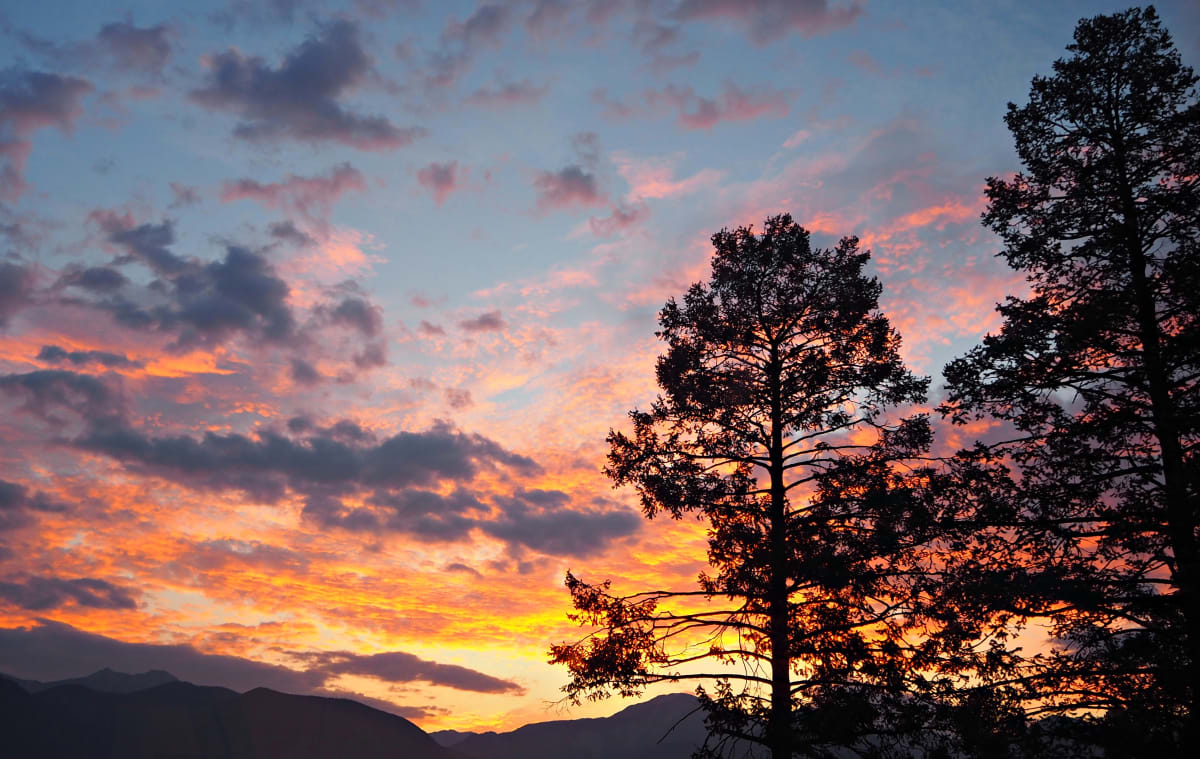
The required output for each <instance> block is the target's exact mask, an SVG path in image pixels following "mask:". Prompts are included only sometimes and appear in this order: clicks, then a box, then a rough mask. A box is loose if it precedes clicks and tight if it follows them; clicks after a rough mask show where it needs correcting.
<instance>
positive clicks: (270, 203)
mask: <svg viewBox="0 0 1200 759" xmlns="http://www.w3.org/2000/svg"><path fill="white" fill-rule="evenodd" d="M366 189H367V184H366V181H365V180H364V179H363V175H362V173H361V172H359V170H358V169H356V168H354V167H353V166H351V165H350V164H349V163H343V164H341V165H340V166H335V167H333V168H332V169H330V170H329V171H328V172H327V173H326V174H325V175H317V176H312V177H303V176H298V175H296V174H289V175H288V177H287V179H285V180H283V181H282V182H267V183H263V182H259V181H257V180H254V179H238V180H235V181H230V182H225V183H224V184H223V185H221V195H220V197H221V201H222V202H224V203H230V202H233V201H235V200H255V201H258V202H259V203H262V204H263V205H264V206H266V207H268V208H278V209H283V210H285V211H289V212H291V213H294V214H297V215H298V216H300V217H301V218H303V219H304V220H305V221H307V222H308V223H309V224H311V225H312V226H314V227H317V228H319V229H325V228H326V227H327V226H328V222H327V219H328V218H329V215H330V213H331V211H332V209H333V204H334V203H336V202H337V200H338V199H339V198H340V197H341V196H342V195H344V194H345V193H347V192H350V191H357V192H365V191H366Z"/></svg>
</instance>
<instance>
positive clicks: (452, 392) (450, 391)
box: [444, 387, 475, 409]
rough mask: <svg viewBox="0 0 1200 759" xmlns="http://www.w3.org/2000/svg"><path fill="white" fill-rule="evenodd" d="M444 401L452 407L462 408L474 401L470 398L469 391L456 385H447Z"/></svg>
mask: <svg viewBox="0 0 1200 759" xmlns="http://www.w3.org/2000/svg"><path fill="white" fill-rule="evenodd" d="M444 395H445V397H446V403H447V404H449V406H450V408H453V409H464V408H467V407H469V406H471V405H472V404H473V403H475V401H474V400H472V399H471V391H470V390H463V389H462V388H457V387H448V388H446V390H445V393H444Z"/></svg>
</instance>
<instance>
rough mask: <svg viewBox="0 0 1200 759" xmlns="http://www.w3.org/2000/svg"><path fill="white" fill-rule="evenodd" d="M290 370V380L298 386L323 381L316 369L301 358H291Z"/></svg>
mask: <svg viewBox="0 0 1200 759" xmlns="http://www.w3.org/2000/svg"><path fill="white" fill-rule="evenodd" d="M290 369H291V375H292V379H293V380H295V381H296V383H297V384H300V385H315V384H317V383H318V382H320V381H321V380H322V379H323V378H322V377H321V373H320V372H318V371H317V370H316V367H314V366H313V365H312V364H310V363H308V362H307V361H305V360H304V359H302V358H293V359H292V361H291V364H290Z"/></svg>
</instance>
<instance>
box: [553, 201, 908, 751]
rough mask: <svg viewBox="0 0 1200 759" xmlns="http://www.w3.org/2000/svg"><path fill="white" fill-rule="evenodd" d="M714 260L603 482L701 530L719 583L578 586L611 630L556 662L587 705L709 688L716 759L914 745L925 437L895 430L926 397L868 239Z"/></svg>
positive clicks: (757, 247) (723, 250) (574, 582)
mask: <svg viewBox="0 0 1200 759" xmlns="http://www.w3.org/2000/svg"><path fill="white" fill-rule="evenodd" d="M712 243H713V247H714V249H715V253H714V256H713V259H712V276H711V279H710V280H709V281H708V282H704V283H697V284H695V285H693V286H692V287H691V288H690V289H689V290H688V291H687V293H686V294H685V295H684V297H683V299H682V301H681V302H677V301H675V300H674V299H672V300H669V301H668V302H667V303H666V305H665V306H664V307H663V309H662V311H661V313H660V315H659V323H660V325H661V329H660V331H659V332H658V333H657V335H658V337H659V338H660V339H661V340H662V341H663V342H664V343H665V344H666V352H665V353H664V354H663V355H662V356H661V357H660V358H659V360H658V366H657V378H658V384H659V387H660V388H661V394H660V395H659V396H658V398H657V399H656V400H654V402H653V403H652V404H651V405H650V408H649V409H648V410H645V411H642V410H634V411H632V412H631V413H630V418H631V421H632V432H630V433H626V432H620V431H614V432H611V433H610V435H609V438H608V440H609V444H610V454H609V460H608V466H607V469H606V472H607V474H608V475H609V476H610V477H611V478H612V480H613V482H614V483H615V484H616V485H632V486H633V487H634V488H635V489H636V491H637V493H638V495H639V496H640V499H641V504H642V508H643V510H644V512H645V514H646V516H647V517H655V516H658V515H660V514H663V513H665V514H668V515H670V516H672V517H674V518H677V519H678V518H682V517H684V516H685V515H688V514H692V515H695V516H697V517H699V518H701V519H703V520H705V521H706V522H707V525H708V556H707V559H708V563H709V565H710V568H711V572H705V573H702V574H701V575H700V577H699V583H698V588H696V589H692V590H673V589H650V590H644V591H640V592H634V593H632V594H627V595H618V594H616V593H614V592H613V590H612V588H611V585H610V584H609V583H608V582H607V581H606V582H602V583H587V582H584V581H583V580H581V579H579V578H578V577H577V576H576V575H574V574H572V573H568V575H567V586H568V588H569V589H570V591H571V594H572V600H573V602H574V605H575V608H576V610H577V614H576V615H575V618H576V619H577V620H578V621H579V622H581V623H582V624H584V625H588V626H592V627H593V628H595V629H593V631H592V632H590V633H589V634H587V635H586V636H585V637H584V638H583V639H582V640H579V641H577V642H575V643H564V644H562V645H557V646H554V647H553V648H552V651H551V654H552V661H553V662H556V663H561V664H565V665H567V666H568V667H569V669H570V672H571V681H570V683H569V684H568V685H567V686H566V688H565V690H566V692H567V693H568V695H569V696H570V697H572V698H574V699H579V698H582V697H591V698H597V697H602V696H604V695H606V694H608V693H609V692H613V691H615V692H617V693H619V694H622V695H632V694H636V693H639V692H640V691H641V690H642V689H643V688H644V687H645V686H646V685H648V684H651V683H655V682H661V681H684V680H700V681H702V682H701V687H700V690H699V693H700V695H701V697H702V701H703V703H704V704H705V706H706V708H707V709H708V712H709V714H708V723H709V727H710V733H711V740H710V743H709V746H708V749H707V750H708V751H709V753H710V754H711V755H717V754H719V753H720V752H721V751H722V749H724V748H726V747H728V745H729V744H730V743H731V742H732V741H737V740H745V741H750V742H751V743H757V744H760V745H763V746H765V747H767V748H768V749H769V750H770V752H771V755H772V756H773V757H775V758H776V759H779V758H780V757H790V756H792V755H793V753H796V754H800V753H806V752H807V750H808V749H813V748H817V747H821V746H830V745H845V746H851V747H854V746H857V747H859V748H860V749H864V750H865V749H870V750H871V751H878V750H879V746H881V745H883V744H885V743H886V742H887V740H890V739H891V738H892V737H894V735H895V734H896V733H897V732H902V731H903V730H904V726H903V725H902V724H901V722H900V721H899V720H898V719H897V718H896V714H895V713H893V712H890V711H889V708H890V706H895V705H896V704H899V703H900V701H901V700H902V699H900V696H901V694H904V693H910V694H911V693H913V692H916V691H917V690H919V688H918V687H917V686H916V685H914V682H913V681H914V679H919V677H918V675H917V668H916V667H915V666H914V663H913V659H914V657H916V656H917V655H918V653H917V652H918V649H917V648H916V647H914V646H913V645H912V643H911V642H910V639H909V638H910V634H911V632H912V630H913V627H914V626H915V625H916V624H917V619H916V618H915V617H913V616H912V615H911V613H910V612H911V609H912V594H913V593H914V587H915V585H916V584H915V583H914V582H913V577H915V576H920V574H921V572H922V571H923V567H924V564H923V550H924V549H925V548H926V541H927V538H928V535H929V532H930V529H929V526H930V520H929V517H928V513H927V510H926V506H925V501H924V499H923V498H921V497H919V495H918V492H919V491H920V487H919V482H920V480H921V472H922V469H921V466H920V463H919V462H917V461H915V458H916V457H919V456H921V455H922V454H923V452H924V451H925V450H926V448H927V446H928V444H929V437H930V432H929V425H928V420H927V418H926V417H925V416H923V415H920V414H912V415H909V416H907V417H904V418H899V417H895V413H896V409H897V408H898V407H899V408H903V407H906V406H907V405H909V404H915V403H920V402H923V401H924V399H925V393H926V387H927V382H928V380H926V379H925V378H921V377H917V376H915V375H913V374H912V373H911V372H910V371H909V370H908V369H907V368H906V367H905V366H904V364H903V362H902V360H901V358H900V353H899V345H900V338H899V336H898V335H897V333H896V332H895V330H894V329H892V327H891V326H890V325H889V323H888V320H887V319H886V318H885V317H884V316H883V315H882V314H881V313H880V312H879V311H878V298H879V294H880V290H881V287H880V285H879V283H878V281H876V280H875V279H874V278H872V277H868V276H867V275H866V274H864V272H863V269H864V266H865V265H866V263H867V261H868V258H869V254H868V253H867V252H865V251H862V250H860V249H859V247H858V241H857V240H856V239H855V238H845V239H843V240H841V242H840V243H838V245H837V246H835V247H832V248H819V247H814V246H812V245H811V243H810V239H809V234H808V232H807V231H805V230H804V229H802V228H801V227H800V226H798V225H797V224H796V223H795V222H794V221H793V220H792V219H791V217H790V216H787V215H782V216H775V217H771V218H769V219H767V221H766V224H765V225H764V228H763V230H762V232H761V233H758V232H756V231H755V230H753V229H752V228H750V227H742V228H738V229H735V230H732V231H730V230H722V231H721V232H718V233H717V234H716V235H714V236H713V238H712ZM893 417H895V418H893ZM738 663H740V664H741V665H742V666H741V668H740V669H739V668H738V667H736V666H734V665H736V664H738Z"/></svg>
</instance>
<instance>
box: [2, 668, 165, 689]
mask: <svg viewBox="0 0 1200 759" xmlns="http://www.w3.org/2000/svg"><path fill="white" fill-rule="evenodd" d="M0 678H7V679H9V680H12V681H13V682H15V683H17V684H18V685H20V686H21V687H22V688H24V689H25V690H26V691H28V692H30V693H40V692H41V691H44V690H49V689H50V688H54V687H57V686H59V685H82V686H84V687H85V688H91V689H92V690H98V691H101V692H103V693H136V692H137V691H140V690H146V689H147V688H154V687H156V686H159V685H166V684H167V683H175V682H179V679H178V678H177V677H175V676H174V675H172V674H171V673H170V672H164V671H163V670H161V669H152V670H150V671H149V672H142V673H141V674H137V675H130V674H126V673H125V672H116V671H113V670H111V669H109V668H107V667H105V668H104V669H102V670H100V671H99V672H93V673H92V674H90V675H88V676H87V677H72V678H70V679H67V680H55V681H53V682H41V681H39V680H21V679H18V678H15V677H9V676H8V675H0Z"/></svg>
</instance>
